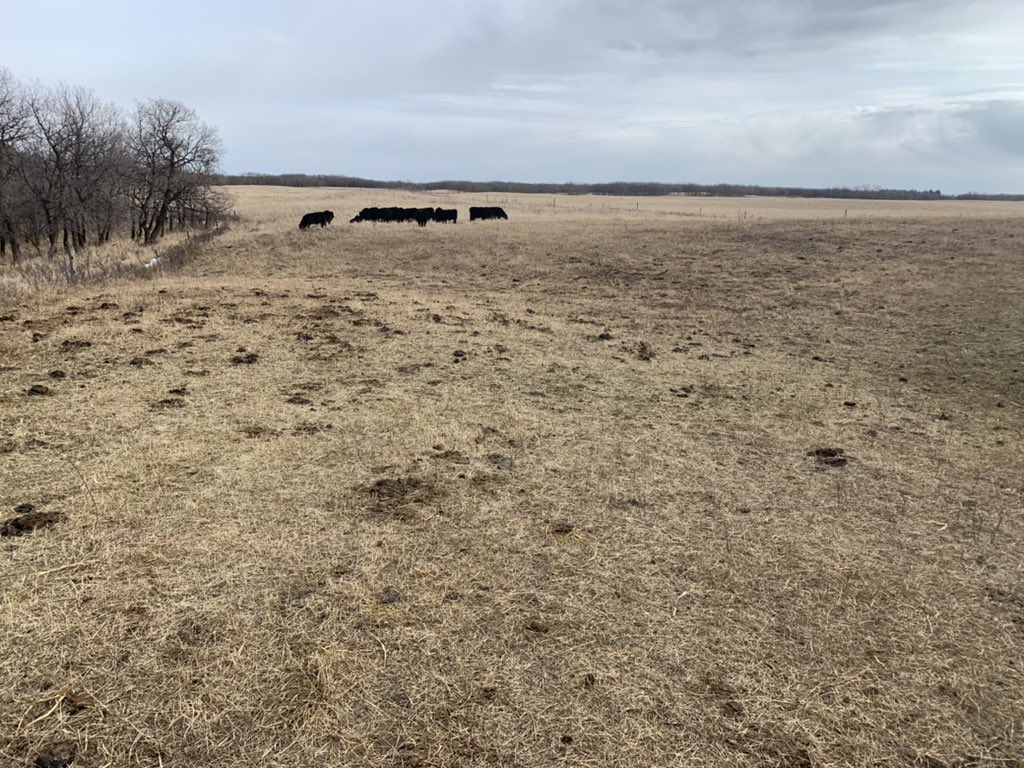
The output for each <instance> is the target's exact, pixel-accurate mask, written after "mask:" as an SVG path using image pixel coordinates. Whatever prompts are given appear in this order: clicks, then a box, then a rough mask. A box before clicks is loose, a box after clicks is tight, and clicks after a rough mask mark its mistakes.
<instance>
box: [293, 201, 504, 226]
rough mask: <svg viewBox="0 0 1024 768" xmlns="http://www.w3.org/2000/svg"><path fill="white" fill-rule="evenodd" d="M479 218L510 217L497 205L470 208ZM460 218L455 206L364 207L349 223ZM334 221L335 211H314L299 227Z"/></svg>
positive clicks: (471, 217) (474, 218) (442, 221)
mask: <svg viewBox="0 0 1024 768" xmlns="http://www.w3.org/2000/svg"><path fill="white" fill-rule="evenodd" d="M478 219H479V220H485V219H508V214H507V213H505V210H504V209H503V208H499V207H498V206H496V205H494V206H473V207H471V208H470V209H469V220H470V221H477V220H478ZM458 220H459V212H458V210H456V209H455V208H363V210H361V211H360V212H359V213H357V214H356V215H355V216H353V217H352V218H351V219H350V220H349V224H358V223H359V222H361V221H383V222H412V221H415V222H416V223H417V224H419V225H420V226H421V227H425V226H427V222H430V221H434V222H437V223H438V224H456V223H458ZM332 221H334V211H314V212H313V213H307V214H306V215H305V216H303V217H302V221H300V222H299V229H308V228H309V227H312V226H315V225H317V224H319V225H320V226H321V227H326V226H327V225H328V224H330V223H331V222H332Z"/></svg>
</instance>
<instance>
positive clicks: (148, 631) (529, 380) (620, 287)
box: [0, 189, 1024, 768]
mask: <svg viewBox="0 0 1024 768" xmlns="http://www.w3.org/2000/svg"><path fill="white" fill-rule="evenodd" d="M240 194H241V195H242V199H241V200H240V204H239V208H240V212H241V213H242V214H243V217H244V219H245V222H246V223H243V224H241V225H238V226H236V227H235V229H234V231H233V232H232V233H230V234H229V235H227V236H225V237H223V238H221V239H220V240H218V241H216V242H215V243H213V244H211V245H210V246H208V247H207V248H206V249H205V250H204V251H203V253H202V254H201V255H200V256H199V258H197V259H196V260H195V261H193V262H191V263H190V264H188V265H187V266H186V267H185V268H184V269H182V270H180V271H176V272H169V273H166V274H162V275H160V276H158V277H157V278H156V279H154V280H151V281H143V282H136V283H130V282H123V283H116V284H109V285H107V286H104V287H102V288H96V287H93V288H81V289H77V290H75V291H71V292H67V293H63V294H56V293H46V294H37V295H34V296H32V297H29V298H26V299H23V300H22V301H20V303H19V304H18V305H17V306H14V305H10V306H5V307H3V308H2V310H0V317H4V318H6V319H5V320H3V321H2V322H0V477H2V481H0V508H2V509H4V513H3V514H4V515H5V516H7V514H8V510H9V509H10V508H11V507H13V506H15V505H16V504H19V503H22V502H32V503H34V504H36V506H37V507H38V508H40V509H44V510H48V511H59V512H63V513H65V514H66V515H67V520H66V521H65V522H63V523H60V524H58V525H56V526H54V527H52V528H49V529H46V530H40V531H37V532H35V533H33V534H31V535H27V536H24V537H20V538H5V539H2V540H0V541H2V542H3V543H2V544H0V574H2V578H3V583H4V590H3V592H2V597H0V609H2V613H0V622H2V630H0V681H2V682H0V734H3V736H2V737H0V756H2V759H3V761H5V762H8V761H9V762H10V764H12V765H21V764H29V763H30V762H31V761H32V759H34V756H35V755H36V754H38V753H39V752H40V751H46V750H49V751H52V752H54V753H58V754H59V753H61V751H62V750H63V751H68V750H71V749H74V750H75V751H76V752H77V754H78V761H77V762H76V766H85V768H90V767H92V766H106V765H126V764H127V765H146V766H150V765H152V766H156V765H161V764H162V765H166V766H170V765H182V766H185V765H188V766H213V765H221V764H229V763H234V762H239V761H241V762H251V763H252V764H256V765H260V766H294V765H312V764H328V765H405V766H415V765H422V766H426V765H522V766H532V765H538V766H540V765H551V764H552V763H554V762H558V761H561V762H564V763H566V764H569V765H595V766H598V765H600V766H608V765H622V766H634V765H641V764H649V765H675V764H687V765H709V766H711V765H750V766H760V765H786V766H800V765H815V766H817V765H865V766H866V765H879V764H905V765H914V764H920V765H931V766H937V765H974V764H978V765H1005V766H1008V765H1011V764H1012V763H1011V762H1010V760H1011V758H1014V757H1019V755H1020V754H1021V753H1022V752H1024V736H1022V733H1024V731H1022V722H1021V721H1022V717H1024V694H1022V691H1024V587H1022V586H1021V584H1022V558H1021V554H1020V553H1021V544H1022V541H1021V539H1022V535H1021V534H1022V519H1021V507H1022V497H1024V487H1022V481H1021V476H1022V474H1024V456H1022V448H1021V445H1022V443H1021V428H1022V425H1024V419H1022V413H1024V411H1022V408H1024V362H1022V360H1024V348H1022V347H1024V341H1022V332H1021V327H1022V322H1021V318H1022V317H1024V271H1022V250H1021V243H1022V242H1024V240H1022V238H1024V224H1022V221H1021V219H1019V218H1014V219H1003V218H985V217H983V216H982V215H979V216H977V217H974V216H971V217H958V218H936V217H928V216H920V215H917V214H913V215H912V214H911V213H909V212H908V214H907V216H906V217H905V218H901V217H899V216H893V215H892V214H891V212H890V215H888V216H884V217H883V216H868V215H864V216H860V217H856V216H855V217H854V218H851V219H850V220H847V221H841V220H837V219H836V218H835V216H834V215H832V216H830V217H829V218H817V220H816V217H817V216H818V213H819V211H820V209H818V208H814V207H813V206H814V204H812V203H807V204H806V205H807V206H812V207H809V208H807V214H808V218H806V219H799V218H791V216H792V214H791V213H790V214H789V218H787V220H782V219H780V218H778V217H775V216H770V215H768V214H766V215H765V217H763V218H762V217H757V216H756V215H751V216H750V217H749V218H743V217H742V215H741V216H736V217H726V216H725V214H724V213H723V214H722V218H719V219H711V218H705V217H704V216H701V215H695V212H694V211H692V210H689V209H687V210H682V209H680V208H678V207H673V206H678V204H677V203H676V202H675V201H668V202H666V203H665V207H664V208H663V209H661V210H654V211H640V212H636V213H634V214H630V213H629V207H630V206H631V205H632V203H631V201H623V202H622V205H621V206H619V208H615V207H614V205H615V201H611V202H606V201H600V202H599V203H597V204H598V205H599V206H602V207H600V208H598V209H594V208H593V207H592V205H593V204H587V203H579V202H577V203H575V205H576V206H577V208H576V210H574V211H572V210H570V211H566V212H565V213H564V216H565V217H564V218H560V216H559V215H558V214H557V213H553V212H552V211H549V210H548V209H547V207H546V205H547V203H546V201H545V200H533V199H531V198H529V197H528V196H521V197H517V198H514V199H511V200H509V201H495V200H494V199H491V200H489V201H487V202H490V203H491V204H494V203H495V202H504V203H505V204H506V207H507V208H508V210H509V213H510V217H511V220H510V221H509V222H487V223H477V224H473V225H469V224H466V223H462V224H459V225H457V226H455V227H441V226H431V227H427V228H426V229H419V228H416V227H414V226H400V225H395V226H372V225H371V226H367V225H362V226H354V225H353V226H350V225H348V224H346V223H340V222H342V221H344V220H347V218H348V217H349V216H350V215H351V213H349V212H348V210H349V208H353V210H352V213H354V210H357V209H358V207H360V206H361V205H362V204H380V201H377V200H365V201H363V200H362V199H361V198H360V197H359V195H360V193H357V192H342V191H339V192H336V193H332V192H328V191H318V190H264V189H256V190H253V191H251V192H250V191H249V190H242V191H240ZM409 199H410V200H416V201H420V200H421V198H413V197H409ZM452 200H454V201H455V202H456V204H457V205H458V206H459V207H460V215H465V210H466V208H467V206H468V205H469V202H463V199H462V198H446V199H444V200H436V201H434V200H428V199H422V203H423V204H442V203H443V204H444V205H446V206H449V205H451V202H452ZM473 202H474V204H475V203H476V202H484V201H483V200H480V201H475V200H474V201H473ZM384 204H388V202H385V203H384ZM390 204H399V205H401V204H407V203H406V202H405V200H404V199H396V200H395V201H394V202H391V203H390ZM409 204H414V203H409ZM573 204H574V203H573V202H572V201H569V202H566V203H563V210H564V209H565V208H566V207H567V206H571V205H573ZM644 205H647V203H646V202H645V203H644ZM707 205H708V208H709V210H710V209H712V206H711V205H710V204H707ZM727 205H728V206H733V205H734V203H733V202H732V201H730V202H728V203H727ZM744 205H745V206H756V205H757V203H756V201H744ZM586 206H590V207H586ZM609 206H611V207H612V208H613V209H614V210H611V211H610V212H609ZM326 207H333V209H334V210H335V211H336V212H338V213H339V219H338V221H339V223H338V224H336V225H335V226H333V227H331V228H328V229H326V230H322V231H319V230H318V231H312V232H304V233H300V232H299V231H298V230H297V229H295V228H294V223H295V222H294V221H293V220H292V219H295V221H297V218H296V217H295V216H294V215H293V214H294V213H296V212H298V213H301V212H302V210H305V209H309V210H313V209H318V208H326ZM554 210H555V211H557V210H558V208H557V205H556V206H555V207H554ZM721 210H725V208H724V207H723V208H722V209H721ZM906 210H907V211H910V209H909V208H908V209H906ZM974 210H982V209H977V208H976V209H974ZM984 210H988V209H984ZM700 212H701V213H703V207H702V208H701V209H700ZM833 214H834V212H833ZM34 333H35V334H39V337H38V340H37V341H33V340H32V339H33V334H34ZM79 342H88V343H89V344H90V346H84V345H83V344H80V343H79ZM249 353H255V354H256V355H257V358H256V360H255V362H251V363H246V362H242V360H245V359H246V355H248V354H249ZM250 359H251V358H250ZM54 370H61V371H63V372H65V373H66V377H65V378H51V377H50V376H49V372H50V371H54ZM35 384H38V385H44V386H46V387H48V388H49V389H50V394H48V395H37V396H30V395H27V394H26V392H27V391H28V389H29V388H30V387H31V386H32V385H35ZM172 390H174V391H173V392H172ZM818 448H841V449H842V450H843V451H845V454H846V456H848V458H849V460H848V462H847V463H846V464H845V465H844V466H841V467H830V466H826V465H824V464H822V463H821V462H819V461H818V460H817V459H816V458H815V457H814V456H813V455H809V452H813V451H814V450H815V449H818ZM10 515H13V513H10ZM929 761H930V762H929Z"/></svg>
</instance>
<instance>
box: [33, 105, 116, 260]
mask: <svg viewBox="0 0 1024 768" xmlns="http://www.w3.org/2000/svg"><path fill="white" fill-rule="evenodd" d="M27 108H28V113H29V131H28V135H27V136H26V139H25V142H24V152H22V153H21V155H20V156H19V162H18V163H17V169H18V172H19V176H20V178H21V181H22V182H23V184H24V185H25V187H26V188H27V189H28V190H29V191H30V192H31V193H32V196H33V199H34V200H35V202H36V204H37V207H38V210H39V212H40V214H41V220H42V225H43V234H44V236H45V237H46V238H47V240H48V241H49V254H50V256H51V257H53V256H55V255H56V254H57V251H58V249H61V250H63V252H64V255H65V256H66V258H67V261H66V267H67V272H68V276H69V278H73V277H74V275H75V257H76V255H77V254H78V253H80V252H81V251H83V250H84V249H85V248H87V247H88V245H89V241H90V237H89V235H90V232H92V233H94V235H95V239H96V240H97V241H98V240H101V239H102V238H103V236H104V234H103V233H104V232H109V230H110V228H111V226H112V224H111V219H112V217H113V216H115V214H116V211H115V206H116V203H114V202H113V201H114V200H117V199H118V198H119V197H120V195H119V193H118V191H119V189H120V187H121V178H120V176H121V175H122V173H123V169H124V167H125V164H124V159H125V151H124V132H125V129H124V125H123V120H122V118H121V117H120V115H119V113H118V111H117V109H116V108H114V107H113V106H110V105H105V104H102V103H101V102H100V101H99V100H98V99H97V98H96V97H95V96H94V95H93V94H92V92H91V91H88V90H87V89H84V88H67V87H61V88H58V89H56V90H53V91H44V90H41V89H36V90H35V91H34V92H33V93H32V94H30V95H29V97H28V99H27Z"/></svg>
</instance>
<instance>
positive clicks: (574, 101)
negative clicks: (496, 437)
mask: <svg viewBox="0 0 1024 768" xmlns="http://www.w3.org/2000/svg"><path fill="white" fill-rule="evenodd" d="M0 26H2V28H3V31H2V33H0V38H2V39H0V66H3V67H6V68H7V69H8V70H10V72H11V74H13V75H14V77H15V78H17V79H18V80H20V81H22V82H23V83H32V82H34V81H38V82H40V83H42V84H43V85H57V84H61V83H63V84H67V85H80V86H86V87H88V88H90V89H91V90H92V91H93V92H94V93H95V94H96V96H97V97H98V98H100V99H101V100H104V101H111V102H115V103H117V104H119V105H122V106H123V107H125V108H126V109H127V110H130V109H131V108H132V107H133V104H134V102H135V101H136V100H144V99H148V98H170V99H176V100H179V101H181V102H184V103H185V104H186V105H187V106H189V107H192V108H193V109H195V110H196V111H197V112H198V113H199V116H200V117H201V118H202V119H203V120H204V121H206V122H208V123H210V124H211V125H213V126H215V127H216V128H217V130H218V132H219V134H220V137H221V139H222V141H223V143H224V149H225V153H224V159H223V163H222V167H223V170H225V171H226V172H229V173H245V172H250V171H251V172H267V173H287V172H296V173H311V174H319V173H323V174H346V175H351V176H362V177H367V178H376V179H405V180H410V181H434V180H441V179H469V180H492V179H503V180H511V181H546V182H565V181H576V182H601V181H663V182H697V183H717V182H726V183H753V184H766V185H794V186H814V187H821V186H860V185H879V186H883V187H901V188H916V189H941V190H942V191H943V192H947V193H959V192H968V191H984V192H1024V1H1022V0H1002V1H1000V0H422V2H420V1H417V2H413V0H381V2H375V1H374V0H358V1H352V2H349V1H348V0H338V2H320V1H319V0H299V1H298V2H268V1H266V0H247V1H246V2H231V1H223V0H203V1H202V2H196V1H195V0H172V1H171V2H163V3H156V2H145V1H144V0H133V1H132V2H111V1H110V0H87V1H84V0H75V1H74V2H72V1H71V0H68V1H67V2H53V1H51V0H32V1H29V0H0Z"/></svg>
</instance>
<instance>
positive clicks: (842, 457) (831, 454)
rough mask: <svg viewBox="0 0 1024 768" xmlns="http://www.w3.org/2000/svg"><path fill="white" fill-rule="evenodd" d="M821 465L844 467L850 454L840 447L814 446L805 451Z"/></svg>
mask: <svg viewBox="0 0 1024 768" xmlns="http://www.w3.org/2000/svg"><path fill="white" fill-rule="evenodd" d="M807 455H808V456H813V457H814V460H815V461H816V462H817V463H818V465H819V466H822V467H845V466H846V465H847V463H849V461H850V456H848V455H847V453H846V451H844V450H843V449H842V448H815V449H814V450H813V451H809V452H808V453H807Z"/></svg>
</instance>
